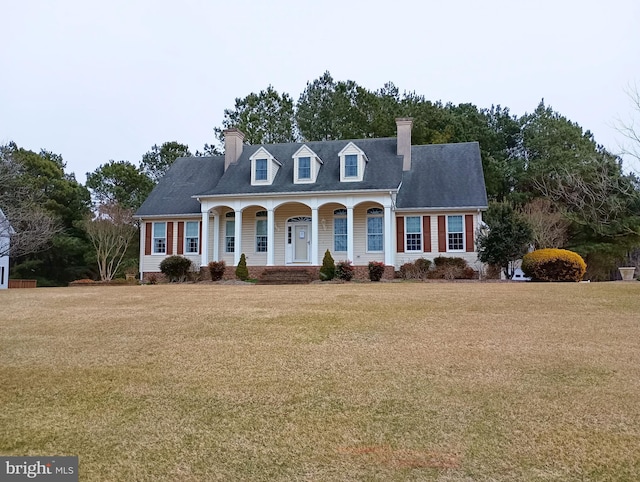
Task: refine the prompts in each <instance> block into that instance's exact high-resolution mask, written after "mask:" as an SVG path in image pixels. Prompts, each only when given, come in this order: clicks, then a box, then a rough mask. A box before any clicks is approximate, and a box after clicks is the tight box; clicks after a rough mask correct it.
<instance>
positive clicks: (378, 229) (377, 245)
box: [367, 208, 383, 251]
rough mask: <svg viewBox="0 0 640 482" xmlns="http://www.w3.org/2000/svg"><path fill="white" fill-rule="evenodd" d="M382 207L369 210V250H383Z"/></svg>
mask: <svg viewBox="0 0 640 482" xmlns="http://www.w3.org/2000/svg"><path fill="white" fill-rule="evenodd" d="M382 213H383V211H382V209H380V208H371V209H368V210H367V251H382V250H383V234H382V232H383V231H382Z"/></svg>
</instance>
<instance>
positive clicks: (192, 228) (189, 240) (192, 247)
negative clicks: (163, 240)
mask: <svg viewBox="0 0 640 482" xmlns="http://www.w3.org/2000/svg"><path fill="white" fill-rule="evenodd" d="M198 231H199V223H198V221H187V222H186V223H185V235H184V252H185V253H192V254H193V253H197V252H198V242H199V239H198V238H199V233H198Z"/></svg>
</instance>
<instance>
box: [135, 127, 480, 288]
mask: <svg viewBox="0 0 640 482" xmlns="http://www.w3.org/2000/svg"><path fill="white" fill-rule="evenodd" d="M396 125H397V137H394V138H383V139H356V140H337V141H318V142H296V143H286V144H264V145H246V144H244V143H243V139H244V134H243V133H242V132H240V131H239V130H238V129H229V130H227V131H225V154H224V156H217V157H186V158H179V159H177V160H176V161H175V163H174V164H173V166H172V167H171V168H170V169H169V171H168V172H167V174H166V175H165V177H164V178H163V179H161V180H160V182H159V183H158V185H157V186H156V187H155V189H154V190H153V191H152V193H151V194H150V195H149V197H148V198H147V199H146V200H145V202H144V203H143V204H142V206H141V207H140V209H139V210H138V211H137V213H136V217H137V218H138V219H139V220H140V221H141V230H140V236H141V242H140V246H141V249H140V270H141V276H148V275H149V274H151V273H155V272H159V271H160V270H159V265H160V262H161V261H162V260H163V259H164V258H165V257H166V256H169V255H172V254H178V255H183V256H186V257H188V258H189V259H191V260H192V261H193V262H194V263H195V264H196V265H199V266H202V267H205V266H207V264H208V263H209V262H210V261H220V260H223V261H225V262H226V264H227V266H228V267H229V266H236V265H237V264H238V261H239V259H240V255H241V253H244V254H245V256H246V258H247V265H248V267H249V270H250V272H251V273H252V275H253V276H256V277H258V276H259V274H260V272H261V271H263V270H264V268H265V267H282V268H290V267H307V268H309V269H318V267H319V266H320V265H321V264H322V257H323V254H324V252H325V251H326V250H327V249H328V250H329V251H330V252H331V253H332V256H333V258H334V259H335V260H336V261H338V260H350V261H352V262H353V265H354V266H355V267H356V275H357V276H361V277H364V276H365V272H366V266H367V264H368V263H369V262H370V261H380V262H383V263H384V264H385V265H386V266H387V269H386V272H385V276H386V277H392V276H393V272H394V269H398V268H399V267H400V266H401V265H402V264H404V263H406V262H409V261H413V260H415V259H417V258H420V257H425V258H429V259H433V258H434V257H437V256H456V257H463V258H465V259H467V261H469V263H470V264H471V265H473V264H474V263H476V262H477V252H476V248H475V242H474V233H475V230H476V228H477V226H478V225H479V223H480V222H481V215H482V211H484V210H485V209H486V208H487V195H486V189H485V182H484V176H483V172H482V161H481V158H480V148H479V145H478V143H477V142H467V143H458V144H433V145H423V146H412V145H411V127H412V120H411V119H396Z"/></svg>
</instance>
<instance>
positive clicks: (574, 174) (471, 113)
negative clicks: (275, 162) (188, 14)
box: [0, 72, 640, 285]
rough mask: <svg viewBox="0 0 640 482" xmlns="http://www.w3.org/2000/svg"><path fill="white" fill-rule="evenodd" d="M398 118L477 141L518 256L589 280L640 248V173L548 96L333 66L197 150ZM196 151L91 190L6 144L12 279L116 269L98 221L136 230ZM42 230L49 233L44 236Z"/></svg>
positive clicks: (147, 160)
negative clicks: (542, 256)
mask: <svg viewBox="0 0 640 482" xmlns="http://www.w3.org/2000/svg"><path fill="white" fill-rule="evenodd" d="M397 117H412V118H413V121H414V124H413V130H412V143H413V144H430V143H446V142H467V141H477V142H478V143H479V145H480V150H481V154H482V163H483V171H484V175H485V182H486V186H487V194H488V197H489V200H490V203H491V208H490V210H489V212H488V213H487V216H486V218H485V221H486V222H487V224H488V225H489V227H490V228H491V227H492V225H493V228H494V229H493V231H494V233H498V232H504V231H501V230H503V228H504V226H505V225H509V223H511V224H513V223H516V224H518V223H524V224H525V225H526V229H525V230H524V231H522V230H517V231H518V233H520V237H521V238H524V239H526V242H525V241H523V242H522V243H520V245H519V250H520V251H521V250H522V249H525V248H524V247H525V246H528V245H529V244H533V245H535V246H536V247H566V248H569V249H573V250H575V251H577V252H579V253H580V254H581V255H582V256H583V257H585V259H586V260H587V263H588V265H589V269H590V272H589V273H588V274H587V276H590V277H591V278H593V279H597V278H602V279H606V278H607V277H608V276H609V272H610V271H611V269H612V268H614V267H615V265H616V263H617V262H619V261H620V260H621V259H623V258H624V257H625V256H627V255H628V254H629V253H630V252H632V251H633V250H634V249H636V248H637V247H638V246H639V245H640V185H639V182H638V178H637V177H636V176H635V175H633V174H629V173H625V172H624V170H623V165H622V161H621V159H620V158H619V157H618V156H616V155H615V154H613V153H611V152H609V151H607V150H606V149H605V148H604V147H603V146H601V145H599V144H597V142H596V141H595V139H594V136H593V134H592V133H591V132H590V131H589V130H584V129H583V128H582V127H581V126H580V125H578V124H577V123H575V122H572V121H571V120H569V119H568V118H566V117H565V116H563V115H561V114H560V113H558V112H556V111H554V110H553V109H552V107H550V106H547V105H545V103H544V101H541V102H540V103H539V105H538V106H536V108H535V109H534V110H533V111H532V112H531V113H525V114H524V115H522V116H516V115H513V114H511V112H510V110H509V109H508V108H507V107H502V106H499V105H498V106H491V107H487V108H478V107H477V106H475V105H473V104H471V103H463V104H458V105H454V104H452V103H442V102H440V101H431V100H428V99H427V98H426V97H425V96H424V95H420V94H417V93H416V92H412V91H405V92H402V93H401V92H400V90H399V89H398V87H396V86H395V85H394V84H393V83H391V82H389V83H387V84H385V85H384V86H383V87H381V88H380V89H377V90H369V89H366V88H364V87H362V86H360V85H358V84H357V83H356V82H354V81H351V80H348V81H336V80H334V79H333V77H332V76H331V74H330V73H329V72H325V73H324V74H323V75H321V76H320V77H319V78H317V79H315V80H313V81H311V82H308V83H307V85H306V87H305V88H304V90H303V91H302V93H301V94H300V96H299V97H298V100H297V101H294V99H293V97H292V96H291V95H289V94H287V93H279V92H278V91H276V90H275V89H274V88H273V87H272V86H267V87H266V89H264V90H261V91H260V92H258V93H250V94H248V95H247V96H245V97H241V98H240V97H239V98H237V99H235V104H234V106H233V107H232V108H229V109H225V110H224V113H223V119H222V122H221V125H219V126H217V127H215V128H214V135H215V138H214V142H213V143H212V144H210V145H209V144H205V146H204V147H203V149H202V151H196V152H195V153H193V155H196V156H208V155H218V154H220V153H221V152H222V149H223V131H224V130H225V129H227V128H230V127H237V128H239V129H240V130H242V131H243V132H244V133H245V135H246V137H245V142H248V143H250V144H263V143H279V142H296V141H318V140H331V139H361V138H377V137H394V136H395V135H396V132H395V129H396V127H395V119H396V118H397ZM631 132H632V133H634V131H633V130H631ZM630 137H631V136H630ZM631 139H632V140H633V138H632V137H631ZM190 155H192V153H191V151H190V150H189V147H188V146H187V145H186V144H182V143H179V142H176V141H171V142H165V143H163V144H161V145H159V146H158V145H154V146H152V148H151V149H150V150H149V151H148V152H147V153H145V154H143V155H142V157H141V159H140V161H139V162H138V163H132V162H129V161H113V160H111V161H108V162H106V163H104V164H102V165H101V166H99V167H98V168H97V169H96V170H94V171H93V172H90V173H87V182H86V185H84V186H83V185H81V184H80V183H78V182H77V181H76V179H75V177H74V175H73V174H72V173H66V172H65V167H66V166H65V164H64V162H63V159H62V157H61V156H60V155H57V154H53V153H50V152H48V151H44V150H43V151H40V152H39V153H35V152H32V151H28V150H25V149H22V148H20V147H18V146H16V145H15V144H13V143H9V144H8V145H6V146H0V208H1V209H3V211H4V212H5V213H6V214H7V217H9V218H10V219H12V224H13V225H14V227H17V228H18V229H17V231H18V233H17V235H16V237H15V239H16V241H15V242H14V244H13V246H15V249H16V252H15V253H14V258H13V261H12V266H11V270H12V276H14V277H23V278H37V279H38V280H39V281H40V285H47V284H52V285H56V284H66V283H68V282H69V281H71V280H73V279H78V278H81V277H86V276H88V277H98V276H100V277H104V276H107V275H105V273H106V271H105V270H106V268H107V267H106V265H105V263H106V260H103V261H104V262H103V264H102V265H101V264H100V260H99V259H98V258H100V254H99V252H100V250H99V249H97V248H96V246H95V236H96V234H95V233H94V234H91V233H92V228H94V229H93V230H94V231H95V228H96V227H97V226H96V223H102V224H103V227H108V226H109V224H108V223H112V224H113V223H114V222H115V221H116V219H117V220H118V222H120V223H125V224H128V225H129V226H133V224H132V222H131V213H132V212H134V211H135V210H136V209H137V208H138V207H139V206H140V205H141V203H142V202H143V201H144V199H145V198H146V197H147V195H148V194H149V193H150V191H151V190H152V189H153V187H154V186H155V184H156V183H157V182H158V180H159V179H160V178H161V177H162V176H163V175H164V173H165V172H166V171H167V169H168V168H169V167H170V166H171V164H172V163H173V161H175V159H176V158H178V157H181V156H190ZM44 220H46V221H47V222H44ZM90 223H94V224H93V225H91V224H90ZM34 226H40V227H46V229H42V232H41V233H35V232H33V231H34V229H33V228H34ZM36 231H37V230H36ZM507 232H508V230H507ZM28 233H30V235H28ZM130 233H131V242H130V243H128V244H127V245H126V246H124V247H121V249H120V252H119V254H118V256H120V262H119V263H115V265H114V264H113V263H112V269H111V271H109V274H108V276H113V275H116V272H118V270H121V269H123V267H124V266H126V265H127V264H132V263H135V259H136V258H137V253H138V250H137V249H138V246H137V242H138V241H137V238H136V233H135V229H134V228H132V229H131V230H130ZM527 233H528V234H527ZM36 234H37V235H36ZM523 234H526V236H524V235H523ZM21 235H22V237H23V239H24V240H31V243H32V244H31V246H28V243H23V242H21V241H20V236H21ZM92 236H93V237H92ZM495 236H496V235H494V237H495ZM505 236H506V234H503V235H501V238H502V240H503V241H505ZM507 244H509V243H508V242H507ZM511 244H512V243H511ZM122 250H124V254H123V251H122ZM490 250H491V251H492V252H496V250H498V248H497V247H496V246H493V245H491V246H490ZM516 255H520V252H518V253H510V254H509V256H511V257H513V256H516ZM103 256H104V255H103ZM107 264H108V263H107Z"/></svg>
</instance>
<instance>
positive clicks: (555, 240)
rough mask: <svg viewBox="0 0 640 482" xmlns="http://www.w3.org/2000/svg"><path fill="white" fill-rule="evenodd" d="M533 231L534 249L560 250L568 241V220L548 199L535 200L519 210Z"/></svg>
mask: <svg viewBox="0 0 640 482" xmlns="http://www.w3.org/2000/svg"><path fill="white" fill-rule="evenodd" d="M521 213H522V215H523V216H524V218H525V219H526V220H527V222H528V223H529V225H530V226H531V230H532V231H533V243H534V245H535V248H536V249H541V248H562V247H564V246H565V244H566V243H567V240H568V239H569V232H568V230H569V224H570V222H569V220H568V219H567V217H566V215H565V213H564V212H562V210H561V209H560V208H559V207H558V206H556V205H555V204H554V203H552V202H551V201H550V200H549V199H544V198H535V199H534V200H532V201H530V202H529V203H527V204H526V205H525V206H524V207H523V208H522V210H521Z"/></svg>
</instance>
